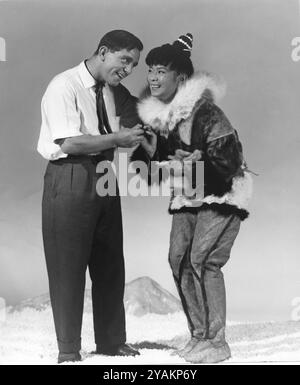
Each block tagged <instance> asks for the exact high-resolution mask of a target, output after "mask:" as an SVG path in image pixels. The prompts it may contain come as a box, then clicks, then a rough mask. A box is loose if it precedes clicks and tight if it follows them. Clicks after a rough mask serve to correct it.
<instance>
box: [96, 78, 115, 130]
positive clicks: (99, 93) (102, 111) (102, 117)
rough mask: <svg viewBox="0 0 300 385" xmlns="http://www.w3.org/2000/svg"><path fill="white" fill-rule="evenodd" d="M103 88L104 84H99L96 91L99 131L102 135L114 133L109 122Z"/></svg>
mask: <svg viewBox="0 0 300 385" xmlns="http://www.w3.org/2000/svg"><path fill="white" fill-rule="evenodd" d="M103 86H104V84H103V83H98V84H97V85H96V89H95V92H96V105H97V116H98V129H99V131H100V134H101V135H105V134H111V133H112V130H111V127H110V124H109V121H108V116H107V112H106V108H105V103H104V99H103Z"/></svg>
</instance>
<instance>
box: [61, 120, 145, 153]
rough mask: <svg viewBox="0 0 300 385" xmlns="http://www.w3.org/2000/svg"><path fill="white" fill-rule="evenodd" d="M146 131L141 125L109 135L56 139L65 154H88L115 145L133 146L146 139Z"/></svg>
mask: <svg viewBox="0 0 300 385" xmlns="http://www.w3.org/2000/svg"><path fill="white" fill-rule="evenodd" d="M143 134H144V131H143V130H142V129H141V128H140V126H139V125H136V126H135V127H134V128H132V129H128V128H123V129H122V130H121V131H119V132H116V133H112V134H107V135H97V136H93V135H81V136H76V137H71V138H63V139H58V140H56V143H57V144H59V145H60V147H61V149H62V151H63V152H64V153H65V154H72V155H88V154H96V153H98V152H101V151H104V150H108V149H110V148H115V147H133V146H135V145H137V144H139V143H141V142H142V141H143V139H144V135H143Z"/></svg>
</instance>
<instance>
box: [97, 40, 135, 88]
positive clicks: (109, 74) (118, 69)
mask: <svg viewBox="0 0 300 385" xmlns="http://www.w3.org/2000/svg"><path fill="white" fill-rule="evenodd" d="M99 54H100V56H101V55H102V60H103V64H104V65H103V71H102V76H103V80H104V81H105V82H106V83H108V84H109V85H111V86H117V85H118V84H119V83H120V82H121V81H122V80H123V79H125V78H126V77H127V76H128V75H130V74H131V72H132V70H133V68H134V67H136V66H137V65H138V62H139V59H140V51H139V50H138V49H137V48H134V49H132V50H130V51H128V50H127V49H122V50H121V51H115V52H111V51H109V50H108V49H106V50H105V51H104V53H103V52H102V53H101V51H100V53H99Z"/></svg>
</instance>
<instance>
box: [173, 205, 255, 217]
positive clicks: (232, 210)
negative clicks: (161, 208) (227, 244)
mask: <svg viewBox="0 0 300 385" xmlns="http://www.w3.org/2000/svg"><path fill="white" fill-rule="evenodd" d="M203 210H213V211H217V212H218V213H219V214H221V215H237V216H238V217H239V218H240V219H241V221H244V220H245V219H247V218H248V217H249V212H248V211H247V210H245V209H239V208H238V207H236V206H231V205H228V204H226V203H223V204H218V203H211V204H208V203H204V204H203V205H202V206H200V207H181V208H180V209H171V208H170V207H169V210H168V211H169V214H171V215H173V214H176V213H198V212H199V211H203Z"/></svg>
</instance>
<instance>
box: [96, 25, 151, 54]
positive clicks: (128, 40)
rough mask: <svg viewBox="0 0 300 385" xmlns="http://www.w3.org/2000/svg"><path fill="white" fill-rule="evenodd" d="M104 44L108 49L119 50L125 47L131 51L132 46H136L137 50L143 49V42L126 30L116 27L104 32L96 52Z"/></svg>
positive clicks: (97, 51)
mask: <svg viewBox="0 0 300 385" xmlns="http://www.w3.org/2000/svg"><path fill="white" fill-rule="evenodd" d="M102 46H105V47H107V48H108V49H109V50H110V51H112V52H115V51H121V50H122V49H127V50H128V51H131V50H132V49H134V48H137V49H138V50H139V51H142V50H143V48H144V47H143V43H142V42H141V41H140V39H139V38H137V37H136V36H135V35H133V34H132V33H130V32H128V31H123V30H121V29H116V30H114V31H110V32H108V33H106V34H105V35H104V36H103V37H102V39H101V40H100V42H99V44H98V48H97V50H96V52H95V53H96V54H98V53H99V48H100V47H102Z"/></svg>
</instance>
